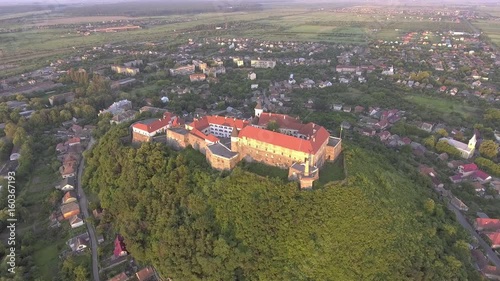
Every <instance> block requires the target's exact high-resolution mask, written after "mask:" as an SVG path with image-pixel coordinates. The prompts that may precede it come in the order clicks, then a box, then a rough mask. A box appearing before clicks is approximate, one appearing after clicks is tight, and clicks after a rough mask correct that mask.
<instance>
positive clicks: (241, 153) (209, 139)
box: [167, 101, 342, 188]
mask: <svg viewBox="0 0 500 281" xmlns="http://www.w3.org/2000/svg"><path fill="white" fill-rule="evenodd" d="M167 143H168V144H169V145H171V146H173V147H175V148H178V149H180V148H185V147H187V146H189V145H191V146H192V147H193V148H194V149H197V150H199V151H200V152H202V153H203V154H205V156H206V159H207V161H208V163H210V165H211V166H212V168H214V169H217V170H231V169H233V168H234V167H235V166H236V165H237V164H238V163H239V162H240V161H241V160H245V161H248V162H254V161H255V162H261V163H264V164H266V165H270V166H276V167H280V168H283V169H288V170H289V178H290V179H291V180H298V181H299V182H300V185H301V188H311V187H312V183H313V181H314V180H316V179H318V178H319V168H321V167H322V166H323V164H324V163H325V161H334V160H335V159H337V157H338V156H339V154H340V152H341V150H342V140H341V139H340V138H336V137H332V136H330V133H329V132H328V131H327V130H326V129H325V128H323V127H322V126H319V125H317V124H315V123H312V122H310V123H306V124H304V123H302V122H301V121H300V120H299V119H298V118H294V117H291V116H288V115H284V114H276V113H268V112H264V111H263V109H262V106H261V103H260V101H259V102H258V103H257V106H256V107H255V115H254V117H253V118H251V119H249V120H242V119H236V118H229V117H222V116H205V117H202V118H199V119H195V120H194V121H193V122H192V123H190V124H186V125H185V126H184V127H177V128H169V129H167Z"/></svg>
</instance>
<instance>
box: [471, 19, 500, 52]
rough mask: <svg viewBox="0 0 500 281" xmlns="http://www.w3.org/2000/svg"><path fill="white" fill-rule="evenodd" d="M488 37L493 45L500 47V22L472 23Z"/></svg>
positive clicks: (480, 21) (483, 21) (479, 21)
mask: <svg viewBox="0 0 500 281" xmlns="http://www.w3.org/2000/svg"><path fill="white" fill-rule="evenodd" d="M472 24H473V25H474V26H475V27H477V28H479V29H480V30H481V31H482V32H484V33H485V34H486V36H488V37H489V38H490V39H491V41H492V42H493V43H495V44H496V45H497V46H500V22H499V21H490V20H478V21H475V22H473V23H472Z"/></svg>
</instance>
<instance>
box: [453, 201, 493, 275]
mask: <svg viewBox="0 0 500 281" xmlns="http://www.w3.org/2000/svg"><path fill="white" fill-rule="evenodd" d="M448 209H450V210H451V211H453V212H454V213H455V216H456V217H457V221H458V222H459V223H460V224H461V225H462V226H463V227H464V228H465V229H467V231H469V233H470V234H471V235H472V236H474V237H476V239H477V241H478V242H479V245H480V246H481V248H483V250H484V252H485V253H486V257H488V259H489V260H490V261H491V262H492V263H493V264H494V265H495V266H496V267H498V268H500V258H499V257H498V256H497V255H496V254H495V252H493V250H492V249H491V247H490V245H489V244H488V243H486V242H485V241H484V240H483V238H481V236H480V235H479V234H478V233H477V232H476V230H475V229H474V227H472V226H471V225H470V223H469V222H468V221H467V219H466V218H465V217H464V215H462V213H461V212H460V211H459V210H458V209H457V208H455V207H454V206H453V205H451V203H449V202H448Z"/></svg>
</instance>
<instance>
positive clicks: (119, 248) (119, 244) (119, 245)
mask: <svg viewBox="0 0 500 281" xmlns="http://www.w3.org/2000/svg"><path fill="white" fill-rule="evenodd" d="M113 254H114V256H115V257H123V256H126V255H128V252H127V248H126V247H125V243H124V242H123V237H122V236H121V235H120V234H118V235H117V236H116V239H115V250H114V251H113Z"/></svg>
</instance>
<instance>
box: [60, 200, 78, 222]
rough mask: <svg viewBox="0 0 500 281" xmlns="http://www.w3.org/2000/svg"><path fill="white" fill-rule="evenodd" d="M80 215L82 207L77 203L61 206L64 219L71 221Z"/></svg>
mask: <svg viewBox="0 0 500 281" xmlns="http://www.w3.org/2000/svg"><path fill="white" fill-rule="evenodd" d="M79 213H80V206H78V203H77V202H70V203H68V204H64V205H62V206H61V214H62V215H63V218H64V219H69V218H71V217H72V216H76V215H78V214H79Z"/></svg>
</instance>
